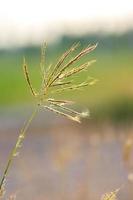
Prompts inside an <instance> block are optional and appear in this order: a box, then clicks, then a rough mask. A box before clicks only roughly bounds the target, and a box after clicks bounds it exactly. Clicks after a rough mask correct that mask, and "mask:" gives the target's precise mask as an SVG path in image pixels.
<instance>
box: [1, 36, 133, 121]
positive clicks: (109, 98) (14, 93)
mask: <svg viewBox="0 0 133 200" xmlns="http://www.w3.org/2000/svg"><path fill="white" fill-rule="evenodd" d="M132 35H133V34H132V33H128V34H126V35H122V36H98V35H95V36H92V37H91V36H85V37H81V38H80V37H79V38H70V37H63V38H62V40H60V41H59V42H57V43H55V44H52V45H48V49H47V54H46V59H47V62H46V65H47V66H48V65H49V64H51V63H56V61H57V58H59V57H60V55H61V54H62V53H63V52H64V50H66V49H67V48H68V47H70V46H71V45H72V44H73V43H74V42H75V41H80V42H81V47H84V46H86V45H87V44H89V43H95V42H99V45H98V47H97V49H96V50H95V52H92V53H91V54H90V55H88V56H86V57H85V58H84V59H85V60H91V59H96V60H97V63H95V64H93V66H91V67H90V70H89V73H88V75H89V76H92V77H95V78H97V79H98V80H99V81H98V82H97V84H96V85H94V86H91V87H88V88H85V89H84V90H83V91H81V92H80V91H78V92H75V94H74V95H73V92H68V93H65V94H64V98H65V96H67V97H69V99H73V100H75V99H76V101H77V102H79V105H84V106H85V107H86V106H87V107H88V108H89V109H90V112H91V113H92V115H93V117H94V118H97V117H98V118H112V119H116V120H118V119H120V120H121V119H124V120H125V119H132V117H133V86H132V80H133V55H132V51H133V46H132V40H133V36H132ZM23 56H25V57H26V60H27V62H28V65H29V68H30V73H31V76H32V80H33V83H34V84H33V85H34V87H35V88H38V85H39V76H40V74H39V63H40V47H26V48H22V49H10V50H1V51H0V74H1V78H0V91H1V92H0V106H11V105H21V104H27V103H29V104H31V103H32V102H33V101H32V97H31V96H30V94H29V91H28V88H27V85H26V83H25V81H24V76H23V71H22V62H23ZM82 61H83V60H81V62H82ZM88 75H87V74H86V72H85V73H82V76H80V79H82V80H84V79H85V78H86V77H87V76H88ZM78 81H80V80H78Z"/></svg>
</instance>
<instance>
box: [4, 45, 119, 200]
mask: <svg viewBox="0 0 133 200" xmlns="http://www.w3.org/2000/svg"><path fill="white" fill-rule="evenodd" d="M78 47H79V43H77V44H74V45H72V47H70V48H69V49H68V50H67V51H66V52H65V53H63V55H62V56H61V57H60V58H59V60H58V61H57V63H56V64H55V65H50V66H48V67H46V62H45V52H46V44H43V45H42V48H41V62H40V67H39V70H40V74H41V85H40V89H39V90H38V91H36V90H35V89H34V87H33V84H32V82H31V77H30V74H29V68H28V65H27V62H26V59H25V58H24V61H23V71H24V76H25V80H26V82H27V85H28V87H29V90H30V92H31V94H32V96H33V97H34V99H35V101H36V106H35V109H34V110H33V112H32V114H31V116H30V117H29V119H28V120H27V121H26V123H25V124H24V126H23V128H22V129H21V130H20V132H19V134H18V138H17V140H16V143H15V145H14V146H13V148H12V150H11V152H10V155H9V158H8V160H7V164H6V166H5V169H4V172H3V175H2V177H1V180H0V199H3V198H4V194H5V191H6V189H5V186H6V179H7V176H8V173H9V171H10V168H11V166H12V162H13V160H14V158H15V157H16V156H17V155H18V154H19V152H20V148H21V147H22V145H23V142H24V139H25V137H26V134H27V130H28V128H29V126H30V124H31V122H32V120H33V119H34V117H35V116H36V114H37V112H38V111H39V109H46V110H49V111H51V112H54V113H56V114H58V115H61V116H63V117H66V118H67V119H70V120H73V121H75V122H78V123H81V120H82V118H86V117H88V116H89V112H88V110H87V111H85V112H79V111H77V110H75V109H73V108H72V105H73V104H74V103H75V102H73V101H71V100H68V99H67V100H66V99H65V100H64V99H60V98H53V96H54V95H55V94H56V95H57V94H62V93H64V92H65V91H70V90H72V91H75V90H81V89H84V88H85V87H87V86H89V85H90V86H91V85H93V84H95V83H96V81H97V80H96V79H95V78H92V77H91V78H90V77H89V78H88V77H87V79H86V80H84V81H83V82H81V83H76V82H75V78H74V77H75V76H78V75H79V74H80V73H81V72H83V71H87V70H88V68H89V66H90V65H92V64H93V63H94V62H95V60H90V61H88V62H86V63H83V64H81V65H79V64H78V61H79V60H81V58H82V57H84V56H86V55H87V54H89V53H90V52H92V51H93V50H95V48H96V47H97V44H95V45H89V46H87V47H86V48H84V49H82V50H81V51H80V52H79V53H78V54H76V55H75V56H74V57H71V56H72V54H73V53H74V52H75V51H76V49H77V48H78ZM118 191H119V190H115V191H114V192H111V193H108V194H105V195H103V196H102V198H101V200H116V199H117V198H116V196H117V192H118ZM15 199H16V196H15V195H13V196H12V195H11V196H10V197H9V198H8V199H7V200H15Z"/></svg>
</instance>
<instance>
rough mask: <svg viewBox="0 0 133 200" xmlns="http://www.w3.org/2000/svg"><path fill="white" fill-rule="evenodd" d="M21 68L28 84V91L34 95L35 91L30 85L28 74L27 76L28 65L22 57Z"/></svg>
mask: <svg viewBox="0 0 133 200" xmlns="http://www.w3.org/2000/svg"><path fill="white" fill-rule="evenodd" d="M23 70H24V75H25V79H26V81H27V83H28V85H29V88H30V91H31V93H32V95H33V96H36V93H35V91H34V89H33V87H32V84H31V81H30V76H29V72H28V67H27V64H26V61H25V58H24V64H23Z"/></svg>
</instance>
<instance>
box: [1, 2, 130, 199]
mask: <svg viewBox="0 0 133 200" xmlns="http://www.w3.org/2000/svg"><path fill="white" fill-rule="evenodd" d="M44 41H45V42H47V50H46V66H49V64H51V63H53V64H54V63H56V62H57V60H58V58H59V57H60V56H61V55H62V53H63V52H64V51H65V50H67V49H68V48H69V47H70V46H71V45H72V44H73V43H75V42H80V44H81V46H80V49H81V48H83V47H86V46H87V45H88V44H95V43H97V42H98V47H97V48H96V50H95V51H93V52H91V53H90V54H89V55H87V56H86V57H85V58H84V59H82V62H84V61H86V60H91V59H96V60H97V62H96V63H94V64H93V65H92V66H91V67H90V68H89V70H88V76H90V77H94V78H96V79H98V82H97V83H96V84H95V85H93V86H88V87H87V88H85V89H83V90H82V91H75V92H67V93H64V95H62V97H61V98H67V99H69V100H74V101H76V102H77V107H78V109H79V110H85V109H89V111H90V119H87V120H84V121H83V123H82V124H80V125H77V124H76V123H74V122H71V121H69V120H67V119H64V118H62V117H59V116H56V115H55V114H53V113H49V112H47V111H43V110H41V111H40V112H39V113H38V115H37V116H36V118H35V120H34V122H33V124H32V125H31V127H30V129H29V131H28V136H27V139H26V140H25V143H24V146H23V148H22V149H21V150H22V151H21V155H20V156H19V157H18V158H17V159H16V160H15V163H14V165H13V167H12V170H11V172H10V175H9V178H8V179H9V180H8V181H7V182H8V184H7V194H6V195H8V194H11V193H17V196H18V198H17V199H20V200H21V199H29V200H30V199H32V200H34V199H38V200H42V199H43V200H44V199H47V200H51V199H53V198H54V199H58V200H59V199H66V200H67V199H69V200H70V199H72V200H73V199H74V200H77V199H78V200H80V199H83V198H84V200H89V199H91V200H98V199H100V198H101V195H102V194H104V193H105V192H108V191H112V190H114V189H116V188H119V187H121V186H122V185H123V184H124V187H123V188H122V190H121V191H120V192H119V196H120V197H119V198H120V199H121V200H124V199H127V200H131V199H132V187H133V185H132V181H133V174H132V171H133V156H132V153H133V152H132V145H133V139H132V138H133V135H132V134H133V125H132V121H133V84H132V82H133V55H132V54H133V2H132V1H131V0H127V1H125V0H123V1H120V0H117V1H115V0H112V1H105V0H101V1H98V0H93V1H89V0H82V1H81V2H80V1H76V0H67V1H64V0H62V1H61V0H56V1H52V0H49V1H45V0H38V1H31V0H28V1H26V0H23V1H17V0H12V1H9V0H5V1H3V2H1V6H0V74H1V77H0V163H1V164H0V174H2V170H3V169H4V165H5V162H6V160H7V158H8V154H9V152H10V150H11V147H12V146H13V144H14V143H15V141H16V137H17V134H18V131H19V130H20V129H21V127H22V125H23V123H24V122H25V121H26V119H27V118H28V116H29V115H30V113H31V112H32V110H33V109H34V108H33V107H34V106H35V105H34V104H35V103H36V102H34V99H33V98H32V96H31V95H30V93H29V90H28V87H27V85H26V83H25V80H24V75H23V70H22V64H23V57H25V58H26V61H27V63H28V66H29V71H30V74H31V79H32V82H33V87H34V88H36V89H38V88H39V78H40V74H39V65H40V47H41V44H42V43H43V42H44ZM78 52H79V51H78ZM86 76H87V74H86V73H82V74H81V76H80V79H81V80H84V79H85V78H86Z"/></svg>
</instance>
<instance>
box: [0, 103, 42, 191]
mask: <svg viewBox="0 0 133 200" xmlns="http://www.w3.org/2000/svg"><path fill="white" fill-rule="evenodd" d="M37 110H38V107H37V108H36V109H35V110H34V111H33V112H32V114H31V116H30V117H29V119H28V120H27V122H26V123H25V124H24V127H23V128H22V129H21V131H20V133H19V135H18V138H17V141H16V143H15V145H14V147H13V148H12V151H11V153H10V155H9V158H8V161H7V164H6V166H5V169H4V172H3V175H2V178H1V181H0V191H1V190H2V189H3V188H4V184H5V180H6V177H7V175H8V172H9V169H10V167H11V165H12V162H13V160H14V157H15V156H17V155H18V153H19V152H18V150H19V148H20V147H21V146H22V143H23V140H24V138H25V135H26V133H27V129H28V128H29V125H30V124H31V122H32V120H33V119H34V117H35V115H36V113H37Z"/></svg>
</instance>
